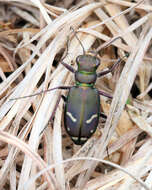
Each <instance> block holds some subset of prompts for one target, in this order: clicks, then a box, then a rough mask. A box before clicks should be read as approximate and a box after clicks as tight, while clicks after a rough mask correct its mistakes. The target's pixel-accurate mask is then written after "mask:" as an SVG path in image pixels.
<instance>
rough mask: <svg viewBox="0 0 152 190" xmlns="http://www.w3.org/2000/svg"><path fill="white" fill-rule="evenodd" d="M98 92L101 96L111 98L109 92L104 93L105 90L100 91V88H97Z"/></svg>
mask: <svg viewBox="0 0 152 190" xmlns="http://www.w3.org/2000/svg"><path fill="white" fill-rule="evenodd" d="M98 92H99V94H100V95H102V96H105V97H107V98H113V97H112V96H111V95H110V94H108V93H106V92H102V91H101V90H98Z"/></svg>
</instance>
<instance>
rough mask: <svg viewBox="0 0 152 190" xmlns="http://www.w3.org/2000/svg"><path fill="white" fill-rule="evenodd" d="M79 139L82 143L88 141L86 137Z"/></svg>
mask: <svg viewBox="0 0 152 190" xmlns="http://www.w3.org/2000/svg"><path fill="white" fill-rule="evenodd" d="M80 139H81V140H82V141H86V140H88V138H86V137H81V138H80Z"/></svg>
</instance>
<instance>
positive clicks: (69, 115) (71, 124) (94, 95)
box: [11, 35, 121, 145]
mask: <svg viewBox="0 0 152 190" xmlns="http://www.w3.org/2000/svg"><path fill="white" fill-rule="evenodd" d="M75 36H76V35H75ZM76 38H77V39H78V37H77V36H76ZM116 39H117V38H116ZM78 41H79V42H80V40H79V39H78ZM113 41H114V40H113ZM80 45H81V46H82V48H83V45H82V43H81V42H80ZM67 47H68V46H67ZM120 62H121V59H118V61H117V62H116V63H114V64H113V66H112V67H111V68H109V69H107V70H106V71H101V72H99V73H97V72H96V70H97V68H98V66H99V65H100V59H99V58H98V57H97V56H94V55H92V54H86V53H85V51H84V48H83V54H82V55H79V56H78V57H77V58H76V63H77V70H75V69H74V68H73V67H72V66H70V65H68V64H66V63H64V62H62V61H61V64H62V65H63V66H64V67H65V68H67V69H68V70H69V71H70V72H72V73H73V74H74V76H75V86H58V87H55V88H52V89H48V90H45V91H41V92H39V93H36V94H32V95H29V96H23V97H19V98H26V97H31V96H35V95H39V94H41V93H44V92H48V91H52V90H55V89H62V90H68V91H69V92H68V95H67V97H64V96H62V97H63V99H64V101H65V106H64V126H65V129H66V131H67V133H68V135H69V136H70V137H71V139H72V141H73V142H74V143H75V144H76V145H83V144H84V143H85V142H86V141H87V140H88V139H89V138H90V137H91V136H92V135H93V134H94V132H95V131H96V129H97V126H98V123H99V117H100V115H101V113H100V95H102V96H106V97H108V98H112V96H111V95H109V94H107V93H105V92H103V91H101V90H98V89H97V88H95V82H96V80H97V78H99V77H102V76H104V75H106V74H108V73H110V72H112V71H113V70H114V69H115V67H116V66H117V65H118V64H119V63H120ZM19 98H14V99H11V100H16V99H19ZM58 103H59V102H58ZM57 105H58V104H57ZM57 105H56V108H57ZM56 108H55V109H56ZM54 113H55V111H54V112H53V114H52V115H53V116H54ZM53 116H51V118H53Z"/></svg>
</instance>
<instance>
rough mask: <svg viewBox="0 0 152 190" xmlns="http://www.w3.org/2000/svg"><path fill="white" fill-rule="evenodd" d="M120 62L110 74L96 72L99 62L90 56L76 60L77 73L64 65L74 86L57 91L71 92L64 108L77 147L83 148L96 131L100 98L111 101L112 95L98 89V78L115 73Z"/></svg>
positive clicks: (67, 123)
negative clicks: (96, 85) (72, 77)
mask: <svg viewBox="0 0 152 190" xmlns="http://www.w3.org/2000/svg"><path fill="white" fill-rule="evenodd" d="M119 62H120V59H119V60H118V61H117V62H116V63H115V64H114V65H113V66H112V67H111V68H110V69H108V70H106V71H101V72H99V73H97V72H96V70H97V68H98V66H99V65H100V59H99V58H97V57H96V56H92V55H90V54H83V55H79V56H78V57H77V58H76V63H77V67H78V68H77V70H74V69H73V68H72V67H71V66H69V65H67V64H66V63H63V62H62V64H63V65H64V66H65V67H66V68H67V69H68V70H70V71H71V72H73V73H74V75H75V86H72V87H65V86H64V87H63V86H60V87H57V89H68V90H69V92H68V95H67V97H66V98H64V99H65V108H64V126H65V129H66V131H67V133H68V135H69V136H70V137H71V139H72V141H73V142H74V143H75V144H77V145H82V144H84V143H85V142H86V141H87V140H88V139H89V138H90V137H91V136H92V135H93V133H94V132H95V131H96V128H97V126H98V123H99V117H100V95H103V96H106V97H108V98H112V96H111V95H109V94H107V93H105V92H103V91H100V90H98V89H96V88H95V82H96V80H97V78H98V77H101V76H103V75H106V74H108V73H109V72H112V71H113V70H114V68H115V67H116V65H117V64H118V63H119Z"/></svg>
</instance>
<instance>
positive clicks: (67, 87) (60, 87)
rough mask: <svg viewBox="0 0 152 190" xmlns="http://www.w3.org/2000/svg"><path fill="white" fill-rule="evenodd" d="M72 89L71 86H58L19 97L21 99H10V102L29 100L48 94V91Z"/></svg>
mask: <svg viewBox="0 0 152 190" xmlns="http://www.w3.org/2000/svg"><path fill="white" fill-rule="evenodd" d="M71 87H73V86H58V87H55V88H51V89H48V90H42V91H40V92H38V93H35V94H31V95H27V96H21V97H17V98H11V99H10V100H17V99H22V98H29V97H32V96H37V95H40V94H42V93H45V92H49V91H52V90H57V89H59V90H70V88H71Z"/></svg>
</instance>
